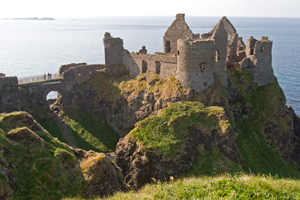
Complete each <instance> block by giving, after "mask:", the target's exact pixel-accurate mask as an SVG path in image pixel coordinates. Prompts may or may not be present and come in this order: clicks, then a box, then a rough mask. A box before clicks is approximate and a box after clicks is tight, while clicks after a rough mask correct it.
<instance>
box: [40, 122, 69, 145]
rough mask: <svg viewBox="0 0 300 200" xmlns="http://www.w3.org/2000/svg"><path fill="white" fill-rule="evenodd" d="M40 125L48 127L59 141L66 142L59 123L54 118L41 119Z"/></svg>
mask: <svg viewBox="0 0 300 200" xmlns="http://www.w3.org/2000/svg"><path fill="white" fill-rule="evenodd" d="M39 123H40V125H41V126H42V127H43V128H44V129H46V130H47V131H48V132H49V133H50V134H51V135H52V136H53V137H55V138H57V139H59V141H61V142H64V143H66V139H65V137H64V135H63V133H62V131H61V129H60V128H59V126H58V125H57V123H56V121H55V119H54V118H49V119H46V120H43V121H39Z"/></svg>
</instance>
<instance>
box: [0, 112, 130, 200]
mask: <svg viewBox="0 0 300 200" xmlns="http://www.w3.org/2000/svg"><path fill="white" fill-rule="evenodd" d="M0 181H1V184H0V198H9V197H11V196H12V195H13V198H14V199H58V198H60V197H62V196H75V195H78V194H81V195H83V196H89V195H107V194H111V193H113V192H114V191H116V190H120V189H125V188H126V186H125V185H124V183H123V182H122V174H121V173H120V171H119V169H118V168H117V167H116V166H115V165H114V164H113V163H112V162H111V161H110V160H109V158H108V157H106V156H105V154H101V153H96V152H92V151H91V152H85V151H82V150H74V149H72V148H71V147H69V146H68V145H66V144H64V143H62V142H60V141H59V140H58V139H56V138H53V137H52V136H51V135H50V134H49V133H48V132H47V131H46V130H45V129H43V128H42V127H41V125H40V124H38V123H37V122H36V121H35V120H34V119H33V118H32V116H30V115H29V114H28V113H26V112H14V113H9V114H6V113H2V114H0ZM102 187H107V189H108V190H105V191H103V190H100V188H102Z"/></svg>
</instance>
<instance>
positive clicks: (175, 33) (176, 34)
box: [163, 13, 199, 54]
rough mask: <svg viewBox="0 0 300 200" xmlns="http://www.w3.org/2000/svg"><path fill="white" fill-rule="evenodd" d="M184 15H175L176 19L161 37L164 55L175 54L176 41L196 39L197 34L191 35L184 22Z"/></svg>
mask: <svg viewBox="0 0 300 200" xmlns="http://www.w3.org/2000/svg"><path fill="white" fill-rule="evenodd" d="M184 16H185V14H183V13H179V14H177V15H176V19H175V20H174V21H173V23H172V24H171V26H170V27H169V28H168V30H167V31H166V33H165V36H164V37H163V49H164V51H163V52H164V54H167V53H171V54H177V40H178V39H184V40H185V39H188V38H190V39H198V38H199V34H193V33H192V31H191V30H190V28H189V26H188V25H187V24H186V22H185V21H184Z"/></svg>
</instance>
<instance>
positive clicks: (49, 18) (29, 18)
mask: <svg viewBox="0 0 300 200" xmlns="http://www.w3.org/2000/svg"><path fill="white" fill-rule="evenodd" d="M1 20H55V19H54V18H52V17H43V18H38V17H22V18H1Z"/></svg>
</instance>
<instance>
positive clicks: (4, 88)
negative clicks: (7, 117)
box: [0, 75, 21, 112]
mask: <svg viewBox="0 0 300 200" xmlns="http://www.w3.org/2000/svg"><path fill="white" fill-rule="evenodd" d="M19 110H21V94H20V92H19V89H18V79H17V77H16V76H12V77H6V76H4V75H3V76H0V112H12V111H19Z"/></svg>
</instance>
